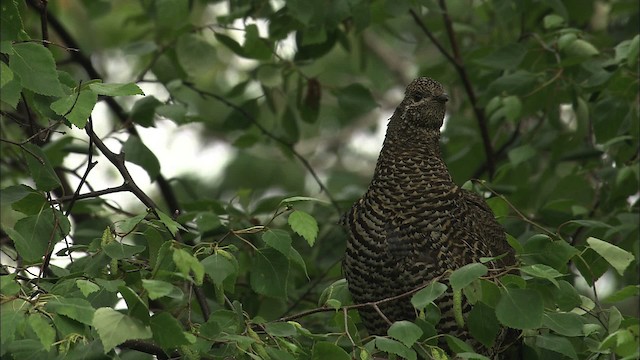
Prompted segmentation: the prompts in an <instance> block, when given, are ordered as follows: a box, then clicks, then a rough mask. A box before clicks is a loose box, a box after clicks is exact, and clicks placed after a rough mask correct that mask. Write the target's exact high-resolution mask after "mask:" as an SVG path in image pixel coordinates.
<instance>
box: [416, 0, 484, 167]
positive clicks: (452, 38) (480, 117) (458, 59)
mask: <svg viewBox="0 0 640 360" xmlns="http://www.w3.org/2000/svg"><path fill="white" fill-rule="evenodd" d="M439 3H440V9H442V18H443V20H444V24H445V28H446V31H447V35H448V37H449V43H450V45H451V50H452V51H453V56H452V55H451V54H449V53H448V52H447V51H446V50H445V49H444V47H443V46H442V44H440V43H439V42H438V41H437V40H436V38H435V36H434V35H433V34H432V33H431V31H429V29H428V28H427V26H426V25H425V24H424V22H422V21H421V20H420V18H419V17H418V15H417V14H416V13H415V11H413V10H410V13H411V16H412V17H413V19H414V20H415V21H416V23H417V24H418V26H419V27H420V28H421V29H422V31H423V32H424V33H425V35H427V37H428V38H429V39H430V40H431V41H432V42H433V44H434V45H435V47H436V48H438V50H439V51H440V52H441V53H442V55H443V56H444V57H446V58H447V60H448V61H449V62H450V63H451V64H452V65H453V66H454V67H455V69H456V71H457V72H458V75H459V76H460V79H461V80H462V84H463V85H464V89H465V91H466V93H467V96H468V97H469V101H470V102H471V107H472V108H473V112H474V113H475V115H476V120H477V121H478V126H479V128H480V135H481V136H482V143H483V145H484V152H485V157H486V162H487V170H488V172H489V179H492V178H493V174H494V172H495V160H494V158H493V146H492V144H491V138H490V137H489V128H488V126H487V120H486V118H485V115H484V109H481V108H480V105H479V104H478V99H477V98H476V94H475V92H474V90H473V86H472V85H471V81H470V79H469V75H468V74H467V70H466V68H465V67H464V62H463V60H462V56H461V55H460V50H459V47H458V42H457V39H456V34H455V32H454V31H453V22H452V21H451V17H449V13H448V11H447V5H446V2H445V0H439Z"/></svg>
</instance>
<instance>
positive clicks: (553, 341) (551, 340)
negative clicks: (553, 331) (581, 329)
mask: <svg viewBox="0 0 640 360" xmlns="http://www.w3.org/2000/svg"><path fill="white" fill-rule="evenodd" d="M536 346H538V347H540V348H543V349H548V350H551V351H555V352H557V353H560V354H562V355H565V356H567V357H569V358H571V359H578V355H577V354H576V350H575V348H574V347H573V345H572V344H571V342H570V341H569V339H567V338H563V337H560V336H555V335H538V336H536Z"/></svg>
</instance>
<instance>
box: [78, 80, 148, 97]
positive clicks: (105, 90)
mask: <svg viewBox="0 0 640 360" xmlns="http://www.w3.org/2000/svg"><path fill="white" fill-rule="evenodd" d="M89 87H90V88H91V90H93V92H94V93H96V94H98V95H107V96H124V95H144V92H142V90H141V89H140V88H139V87H138V85H136V84H133V83H125V84H105V83H101V82H100V83H92V84H90V85H89Z"/></svg>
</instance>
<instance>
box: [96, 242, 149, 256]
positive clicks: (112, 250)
mask: <svg viewBox="0 0 640 360" xmlns="http://www.w3.org/2000/svg"><path fill="white" fill-rule="evenodd" d="M144 249H146V247H145V246H144V245H127V244H124V243H121V242H119V241H111V242H109V243H108V244H105V245H103V246H102V250H104V252H105V254H107V256H109V257H110V258H112V259H117V260H120V259H127V258H130V257H132V256H133V255H135V254H139V253H141V252H143V251H144Z"/></svg>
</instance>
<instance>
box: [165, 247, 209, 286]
mask: <svg viewBox="0 0 640 360" xmlns="http://www.w3.org/2000/svg"><path fill="white" fill-rule="evenodd" d="M172 258H173V262H174V263H175V264H176V267H177V268H178V270H180V272H181V273H182V275H184V276H185V277H188V276H189V275H190V273H191V271H193V280H194V282H195V283H196V285H202V280H203V279H204V266H202V264H201V263H200V262H199V261H198V259H197V258H196V257H195V256H193V255H191V254H189V253H188V252H187V251H185V250H183V249H173V255H172Z"/></svg>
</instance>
